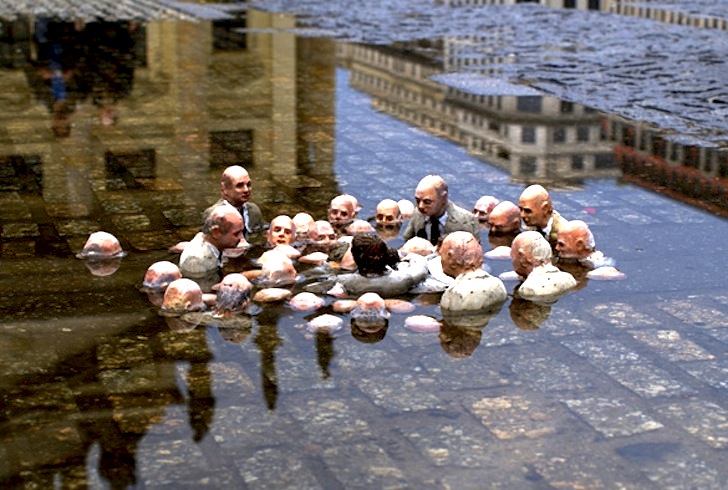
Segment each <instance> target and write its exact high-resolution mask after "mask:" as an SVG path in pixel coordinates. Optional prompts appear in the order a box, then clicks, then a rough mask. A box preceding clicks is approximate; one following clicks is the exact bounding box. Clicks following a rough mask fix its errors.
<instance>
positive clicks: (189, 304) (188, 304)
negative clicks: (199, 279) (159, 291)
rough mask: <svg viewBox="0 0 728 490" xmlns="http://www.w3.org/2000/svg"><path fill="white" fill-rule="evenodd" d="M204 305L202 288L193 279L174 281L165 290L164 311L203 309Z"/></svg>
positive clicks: (177, 311) (178, 311)
mask: <svg viewBox="0 0 728 490" xmlns="http://www.w3.org/2000/svg"><path fill="white" fill-rule="evenodd" d="M204 307H205V305H204V303H203V302H202V289H200V286H199V284H197V283H196V282H195V281H193V280H192V279H187V278H182V279H177V280H176V281H172V282H171V283H170V284H169V286H167V290H166V291H165V292H164V301H163V302H162V311H167V312H170V313H182V312H185V311H198V310H202V309H203V308H204Z"/></svg>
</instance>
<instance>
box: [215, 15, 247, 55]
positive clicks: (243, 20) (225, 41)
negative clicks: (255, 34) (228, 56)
mask: <svg viewBox="0 0 728 490" xmlns="http://www.w3.org/2000/svg"><path fill="white" fill-rule="evenodd" d="M228 14H230V15H232V16H233V18H231V19H224V20H217V21H215V22H213V24H212V47H213V49H215V50H216V51H245V50H246V49H248V38H247V34H246V33H245V31H244V29H245V28H246V27H248V20H247V17H246V15H247V13H246V11H244V10H240V11H229V12H228Z"/></svg>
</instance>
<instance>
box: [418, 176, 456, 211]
mask: <svg viewBox="0 0 728 490" xmlns="http://www.w3.org/2000/svg"><path fill="white" fill-rule="evenodd" d="M415 203H416V204H417V210H418V211H419V212H420V213H422V214H423V215H424V216H432V217H435V218H439V217H440V216H442V215H443V213H444V212H445V208H446V207H447V203H448V188H447V183H446V182H445V181H444V180H443V178H442V177H440V176H439V175H428V176H426V177H424V178H423V179H422V180H420V183H419V184H417V188H416V189H415Z"/></svg>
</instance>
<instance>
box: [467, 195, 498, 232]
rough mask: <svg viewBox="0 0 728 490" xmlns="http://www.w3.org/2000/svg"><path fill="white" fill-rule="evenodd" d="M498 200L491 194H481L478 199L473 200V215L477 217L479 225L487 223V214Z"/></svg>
mask: <svg viewBox="0 0 728 490" xmlns="http://www.w3.org/2000/svg"><path fill="white" fill-rule="evenodd" d="M499 202H500V201H499V200H498V199H497V198H495V197H493V196H482V197H480V199H478V200H477V201H475V205H474V206H473V215H475V216H476V217H477V218H478V222H479V223H480V224H481V225H485V224H487V223H488V215H489V214H490V212H491V211H492V210H493V208H494V207H495V206H496V205H497V204H498V203H499Z"/></svg>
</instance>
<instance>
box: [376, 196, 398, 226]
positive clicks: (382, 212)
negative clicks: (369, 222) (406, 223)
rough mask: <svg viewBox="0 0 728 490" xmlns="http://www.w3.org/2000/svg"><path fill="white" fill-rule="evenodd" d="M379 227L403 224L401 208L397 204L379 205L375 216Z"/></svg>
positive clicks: (392, 202) (386, 203) (385, 203)
mask: <svg viewBox="0 0 728 490" xmlns="http://www.w3.org/2000/svg"><path fill="white" fill-rule="evenodd" d="M374 219H375V221H376V222H377V224H378V225H394V224H397V223H401V222H402V218H401V217H400V212H399V206H398V205H397V203H396V202H394V201H391V202H381V203H379V205H377V214H376V215H375V216H374Z"/></svg>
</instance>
